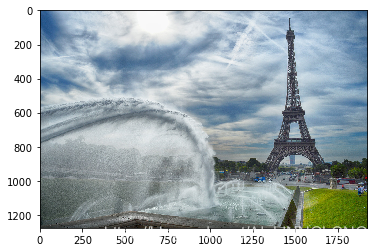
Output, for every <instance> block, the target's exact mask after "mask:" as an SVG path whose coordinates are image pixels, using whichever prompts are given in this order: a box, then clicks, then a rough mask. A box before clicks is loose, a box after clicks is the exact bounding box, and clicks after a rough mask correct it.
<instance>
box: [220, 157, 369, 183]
mask: <svg viewBox="0 0 377 252" xmlns="http://www.w3.org/2000/svg"><path fill="white" fill-rule="evenodd" d="M214 160H215V171H217V172H220V171H223V172H231V173H235V172H237V171H239V172H245V173H248V172H252V171H254V172H268V171H269V170H268V168H267V164H266V163H261V162H259V161H258V160H257V159H256V158H250V159H249V161H247V162H236V161H229V160H221V161H220V160H219V159H218V158H217V157H214ZM292 169H293V170H295V168H292ZM307 169H308V168H307ZM325 169H327V170H330V171H331V175H332V177H334V178H345V177H350V178H356V179H360V178H365V177H367V176H368V159H367V158H363V159H362V161H361V162H359V161H349V160H347V159H345V160H344V161H343V162H342V163H341V162H338V161H333V162H332V164H329V163H324V164H320V165H316V166H314V167H313V168H312V172H313V173H315V172H322V171H323V170H325ZM288 170H289V168H288ZM278 171H287V168H282V167H279V169H278Z"/></svg>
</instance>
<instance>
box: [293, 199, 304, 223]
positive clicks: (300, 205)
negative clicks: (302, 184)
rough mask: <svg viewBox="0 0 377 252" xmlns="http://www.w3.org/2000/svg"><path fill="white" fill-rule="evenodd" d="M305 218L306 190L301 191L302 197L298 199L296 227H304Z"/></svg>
mask: <svg viewBox="0 0 377 252" xmlns="http://www.w3.org/2000/svg"><path fill="white" fill-rule="evenodd" d="M303 220H304V192H300V199H299V201H298V207H297V214H296V225H295V226H296V227H302V224H303Z"/></svg>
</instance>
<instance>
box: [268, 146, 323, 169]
mask: <svg viewBox="0 0 377 252" xmlns="http://www.w3.org/2000/svg"><path fill="white" fill-rule="evenodd" d="M290 155H302V156H304V157H306V158H307V159H309V160H310V161H311V162H312V163H313V165H318V164H322V163H324V161H323V158H322V157H321V155H320V154H319V152H318V150H317V148H316V147H315V142H314V139H311V140H309V142H303V141H302V142H301V141H300V142H287V141H281V142H279V140H275V143H274V148H273V149H272V151H271V153H270V155H269V156H268V158H267V161H266V163H267V167H268V169H269V170H270V171H272V170H276V169H277V168H278V167H279V164H280V162H281V161H282V160H283V159H284V158H285V157H288V156H290Z"/></svg>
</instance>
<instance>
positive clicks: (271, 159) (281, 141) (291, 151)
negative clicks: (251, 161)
mask: <svg viewBox="0 0 377 252" xmlns="http://www.w3.org/2000/svg"><path fill="white" fill-rule="evenodd" d="M286 39H287V42H288V70H287V96H286V102H285V109H284V111H283V112H282V114H283V123H282V125H281V129H280V132H279V135H278V138H277V139H275V141H274V148H273V149H272V151H271V153H270V155H269V156H268V158H267V161H266V164H267V166H268V168H269V169H270V170H275V169H277V168H278V167H279V164H280V162H281V161H282V160H283V159H284V158H285V157H287V156H290V155H302V156H304V157H306V158H308V159H309V160H310V161H311V162H312V163H313V165H317V164H321V163H323V162H324V161H323V158H322V157H321V155H320V154H319V152H318V150H317V148H316V147H315V139H312V138H311V137H310V134H309V130H308V127H307V126H306V122H305V118H304V115H305V110H303V109H302V107H301V101H300V95H299V89H298V81H297V71H296V60H295V52H294V39H295V34H294V30H292V29H291V19H290V18H289V30H287V35H286ZM291 123H298V125H299V128H300V134H301V138H290V137H289V132H290V125H291Z"/></svg>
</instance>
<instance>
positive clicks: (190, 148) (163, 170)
mask: <svg viewBox="0 0 377 252" xmlns="http://www.w3.org/2000/svg"><path fill="white" fill-rule="evenodd" d="M41 116H42V117H41V118H42V121H41V128H42V129H41V141H42V148H41V152H42V155H41V165H42V176H44V177H46V176H50V177H54V178H62V177H64V178H67V177H71V178H79V181H77V180H76V182H75V183H76V184H77V185H76V187H77V189H78V190H76V191H73V192H72V195H68V197H71V198H74V197H76V198H84V199H83V201H84V202H81V203H82V204H81V205H80V206H79V207H77V209H76V211H75V213H74V214H73V215H72V218H71V219H70V220H77V219H80V218H84V217H87V215H88V214H87V212H88V210H89V209H93V208H95V206H96V207H97V208H98V205H102V206H103V207H102V208H105V209H107V210H106V211H103V209H102V211H101V209H98V210H97V212H98V215H104V214H112V213H116V212H121V211H124V210H129V209H130V208H131V209H132V210H142V209H145V208H147V207H155V206H156V205H161V204H167V203H171V202H174V201H176V200H183V199H184V200H185V202H186V204H187V205H190V206H191V207H193V208H194V207H195V208H208V207H211V206H213V205H214V204H215V194H214V188H213V182H214V174H213V165H214V161H213V155H214V151H213V150H212V148H211V147H210V146H209V144H208V142H207V138H208V136H207V135H206V134H205V133H204V132H203V130H202V126H201V124H199V123H197V122H195V121H194V120H193V119H191V118H190V117H189V116H187V115H185V114H183V113H180V112H176V111H171V110H167V109H165V108H164V107H163V106H162V105H161V104H159V103H155V102H150V101H142V100H135V99H120V100H109V99H107V100H101V101H93V102H79V103H74V104H66V105H60V106H52V107H47V108H44V109H42V113H41ZM89 179H92V180H91V181H92V182H91V183H88V182H87V181H88V180H89ZM95 180H106V181H108V182H107V183H106V186H103V183H102V182H98V181H95ZM135 181H138V183H135ZM55 182H57V181H55ZM57 183H59V182H57ZM67 183H68V182H67ZM99 183H101V186H96V187H95V186H94V185H95V184H97V185H98V184H99ZM101 188H102V189H101ZM67 190H68V189H64V190H63V191H61V192H59V191H53V192H51V191H50V192H49V193H50V195H54V197H67V196H66V195H63V194H67V193H65V191H67ZM98 190H102V191H98ZM124 190H127V191H128V193H127V196H125V195H124V194H126V193H125V192H124ZM129 191H131V192H132V193H129ZM65 200H69V199H67V198H65ZM46 204H48V203H46ZM94 212H95V211H94ZM90 217H96V214H92V215H90Z"/></svg>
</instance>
